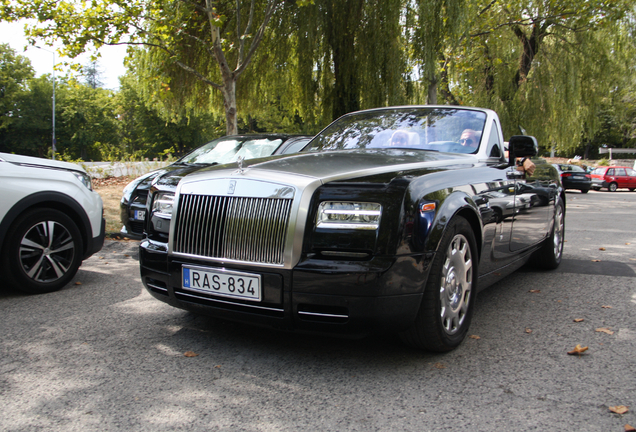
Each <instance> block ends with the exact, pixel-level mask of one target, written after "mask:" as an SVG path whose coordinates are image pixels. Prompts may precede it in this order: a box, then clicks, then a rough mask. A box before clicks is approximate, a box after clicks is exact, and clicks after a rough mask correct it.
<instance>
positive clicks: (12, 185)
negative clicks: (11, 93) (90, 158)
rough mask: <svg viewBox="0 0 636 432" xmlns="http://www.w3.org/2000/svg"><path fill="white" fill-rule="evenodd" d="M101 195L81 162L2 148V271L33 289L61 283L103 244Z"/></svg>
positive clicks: (13, 281)
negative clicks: (26, 154) (16, 152)
mask: <svg viewBox="0 0 636 432" xmlns="http://www.w3.org/2000/svg"><path fill="white" fill-rule="evenodd" d="M104 228H105V223H104V216H103V204H102V199H101V197H100V196H99V195H98V194H97V193H96V192H93V189H92V186H91V179H90V177H89V176H88V174H86V171H85V170H84V169H82V168H81V167H80V166H78V165H75V164H72V163H68V162H62V161H54V160H48V159H41V158H35V157H29V156H18V155H13V154H7V153H0V271H1V272H2V273H1V274H2V277H4V278H6V280H7V281H8V282H9V284H10V285H11V286H13V287H14V288H16V289H18V290H20V291H23V292H26V293H31V294H39V293H45V292H51V291H55V290H58V289H60V288H62V287H63V286H64V285H66V284H67V283H68V282H69V281H70V280H71V279H72V278H73V276H75V273H76V272H77V269H78V268H79V266H80V264H81V263H82V260H83V259H85V258H88V257H89V256H91V255H92V254H94V253H95V252H97V251H99V250H100V249H101V248H102V246H103V244H104Z"/></svg>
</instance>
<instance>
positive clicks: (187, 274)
mask: <svg viewBox="0 0 636 432" xmlns="http://www.w3.org/2000/svg"><path fill="white" fill-rule="evenodd" d="M181 274H182V286H183V289H186V290H190V291H199V292H204V293H207V294H215V295H218V296H222V297H231V298H238V299H243V300H252V301H261V276H260V275H257V274H253V273H242V272H236V271H230V270H225V269H211V268H205V267H191V266H185V265H184V266H183V268H182V271H181Z"/></svg>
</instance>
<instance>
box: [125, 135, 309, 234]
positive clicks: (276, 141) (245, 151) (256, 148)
mask: <svg viewBox="0 0 636 432" xmlns="http://www.w3.org/2000/svg"><path fill="white" fill-rule="evenodd" d="M310 139H311V137H310V136H305V135H287V134H259V135H256V134H250V135H232V136H225V137H222V138H218V139H215V140H213V141H210V142H209V143H207V144H205V145H203V146H201V147H199V148H197V149H196V150H194V151H192V152H190V153H188V154H187V155H185V156H183V157H182V158H180V159H179V160H177V161H176V162H174V163H172V164H170V165H168V166H167V167H165V168H162V169H158V170H154V171H151V172H149V173H147V174H145V175H142V176H140V177H138V178H136V179H135V180H133V181H132V182H130V183H129V184H128V185H127V186H126V187H125V188H124V191H123V195H122V198H121V204H120V209H121V222H122V224H123V226H122V229H121V233H122V234H124V235H126V236H128V237H130V238H133V239H140V238H141V237H142V235H143V226H144V219H145V216H146V199H147V197H148V189H149V188H150V185H151V184H152V183H153V182H157V181H160V180H161V181H162V183H163V184H164V185H167V187H168V188H172V189H174V188H175V187H176V183H174V184H172V183H171V180H170V178H173V179H177V180H176V181H177V182H178V181H179V180H178V179H180V178H181V177H182V176H184V175H186V174H189V173H191V172H194V171H196V170H199V169H201V168H205V167H209V166H213V165H220V164H225V163H228V162H236V161H237V160H238V159H239V158H243V159H252V158H257V157H263V156H270V155H272V154H288V153H294V152H297V151H299V150H300V149H302V148H303V147H304V146H305V145H306V144H307V143H308V142H309V140H310Z"/></svg>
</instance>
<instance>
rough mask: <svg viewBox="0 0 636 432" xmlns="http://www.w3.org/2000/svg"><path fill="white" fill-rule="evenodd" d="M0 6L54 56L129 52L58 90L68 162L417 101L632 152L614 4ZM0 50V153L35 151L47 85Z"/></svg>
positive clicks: (414, 0) (148, 153)
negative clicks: (116, 68) (111, 79)
mask: <svg viewBox="0 0 636 432" xmlns="http://www.w3.org/2000/svg"><path fill="white" fill-rule="evenodd" d="M0 1H1V2H0V17H2V18H3V19H5V20H15V19H18V18H22V17H30V18H35V19H36V20H37V21H38V24H37V25H36V26H34V27H32V28H30V30H29V31H30V36H31V37H32V38H34V39H36V38H37V39H44V40H45V41H53V40H58V41H60V40H61V41H62V42H63V43H64V44H65V45H64V49H63V51H64V52H65V53H66V54H69V55H76V54H78V53H80V52H83V51H86V50H90V49H92V48H95V47H99V46H100V45H102V44H114V43H124V42H126V43H132V44H140V45H138V46H137V48H131V49H130V50H129V53H130V58H129V63H128V64H129V67H130V73H129V76H128V77H127V78H126V79H124V80H123V81H122V87H121V89H120V90H119V92H117V93H116V94H108V93H104V91H101V90H100V89H99V88H98V87H99V86H98V85H95V84H96V82H95V80H92V81H90V80H89V82H93V84H94V85H93V88H92V89H90V86H82V85H79V84H77V83H74V82H72V81H70V80H60V81H61V82H60V83H59V86H60V101H61V102H63V105H61V106H60V107H59V108H58V109H57V110H56V115H58V116H59V118H60V120H59V124H60V130H59V133H58V137H59V138H58V143H59V144H58V147H59V148H60V151H62V152H66V153H68V154H69V157H84V158H97V157H101V158H131V159H142V158H147V157H156V156H157V155H163V154H166V153H171V154H172V153H174V154H177V155H178V154H182V153H184V152H186V151H187V150H188V149H191V148H192V147H193V146H196V145H198V144H202V143H203V142H205V141H206V140H208V139H211V138H213V137H217V136H220V135H222V134H223V124H224V123H225V125H226V128H225V130H226V131H230V132H232V133H234V132H237V131H240V132H261V131H271V132H275V131H281V132H298V133H315V132H317V131H319V130H320V129H321V128H322V127H324V126H325V125H326V124H328V123H329V122H330V121H332V120H333V119H334V118H336V117H338V116H339V115H341V114H344V113H346V112H348V111H352V110H356V109H361V108H372V107H379V106H386V105H399V104H421V103H442V104H443V103H448V104H462V105H474V106H482V107H487V108H492V109H494V110H496V111H497V112H498V113H499V115H500V117H501V119H502V124H503V127H504V134H505V135H506V138H508V137H509V136H510V135H513V134H516V133H518V130H519V126H522V127H523V128H525V129H526V130H527V131H528V133H530V134H532V135H535V136H536V137H537V139H538V140H539V143H540V146H541V151H542V153H545V152H549V151H550V150H551V149H554V150H555V151H556V152H557V153H558V154H560V155H564V156H568V155H573V154H575V153H576V154H582V153H584V154H585V155H586V157H587V156H597V149H598V147H599V146H601V145H608V146H613V147H632V146H636V80H635V78H634V77H635V76H636V73H635V72H636V70H635V66H634V62H633V59H634V58H636V47H635V43H634V42H635V41H636V37H635V34H636V32H635V29H634V26H635V24H634V23H635V22H636V20H635V19H634V18H635V16H634V15H635V14H634V12H635V10H634V7H633V5H632V2H630V1H627V0H612V1H607V0H550V1H541V2H537V1H534V0H520V1H517V2H497V1H492V0H455V1H453V0H254V1H252V0H238V1H237V0H218V1H211V0H210V1H206V2H203V1H202V0H196V1H189V0H177V1H167V0H130V1H122V0H94V1H92V2H91V8H90V9H89V8H86V7H85V5H84V4H83V3H78V2H75V1H74V0H58V1H56V2H40V1H38V2H33V1H27V0H11V1H9V0H0ZM252 5H253V6H254V8H253V9H252V8H251V6H252ZM256 48H258V49H256ZM0 54H1V55H2V58H3V64H2V68H1V69H0V74H1V75H0V79H1V80H2V83H3V86H4V87H3V88H4V89H5V93H3V95H2V99H0V104H1V105H0V107H1V108H2V119H1V120H2V123H0V133H1V135H0V149H4V148H7V146H6V143H12V144H11V146H12V147H11V148H17V149H20V151H23V152H28V153H29V154H40V155H45V154H46V152H47V149H48V148H50V132H51V131H50V122H51V118H50V110H51V105H50V92H51V81H50V78H49V77H43V78H39V79H37V80H36V79H34V78H33V73H32V70H30V69H29V67H30V66H29V65H28V64H27V63H26V62H24V60H21V59H20V58H19V57H20V56H16V55H15V53H12V52H11V51H10V50H7V48H6V47H5V48H0ZM5 64H7V65H13V66H14V67H6V66H5ZM248 65H249V67H248ZM239 77H240V80H239ZM93 78H95V76H93ZM5 83H6V84H5ZM89 90H94V91H93V92H91V91H89ZM47 97H48V98H49V99H48V100H47ZM16 107H17V108H16ZM16 109H19V110H20V113H21V115H20V116H16V115H15V114H14V113H15V112H17V111H16ZM47 109H48V114H47ZM47 122H48V123H47ZM232 125H235V126H234V128H233V127H231V126H232ZM47 134H48V136H47ZM17 137H21V138H22V137H23V138H24V139H22V140H17Z"/></svg>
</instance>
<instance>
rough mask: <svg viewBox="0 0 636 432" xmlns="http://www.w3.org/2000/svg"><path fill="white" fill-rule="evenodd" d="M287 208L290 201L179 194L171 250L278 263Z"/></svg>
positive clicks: (281, 254)
mask: <svg viewBox="0 0 636 432" xmlns="http://www.w3.org/2000/svg"><path fill="white" fill-rule="evenodd" d="M291 206H292V199H291V198H252V197H233V196H211V195H194V194H182V195H181V196H180V199H179V208H178V211H177V217H176V220H175V223H176V225H175V230H174V243H173V251H174V252H177V253H184V254H188V255H195V256H202V257H210V258H224V259H232V260H238V261H246V262H254V263H264V264H283V255H284V248H285V236H286V233H287V227H288V225H289V215H290V210H291Z"/></svg>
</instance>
